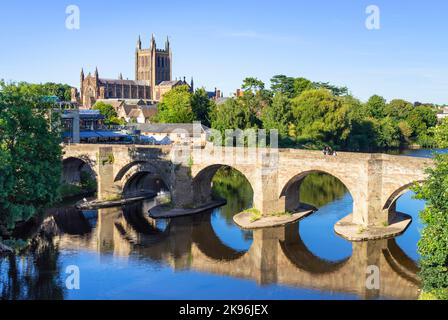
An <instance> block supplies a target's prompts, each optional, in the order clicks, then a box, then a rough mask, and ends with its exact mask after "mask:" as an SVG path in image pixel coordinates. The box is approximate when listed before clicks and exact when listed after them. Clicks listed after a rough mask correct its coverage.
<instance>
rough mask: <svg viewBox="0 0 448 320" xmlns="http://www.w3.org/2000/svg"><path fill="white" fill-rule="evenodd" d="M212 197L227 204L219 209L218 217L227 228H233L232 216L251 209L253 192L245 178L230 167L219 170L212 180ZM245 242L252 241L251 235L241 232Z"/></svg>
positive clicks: (245, 231) (244, 231)
mask: <svg viewBox="0 0 448 320" xmlns="http://www.w3.org/2000/svg"><path fill="white" fill-rule="evenodd" d="M212 192H213V197H217V198H224V199H226V200H227V204H226V205H225V206H223V207H221V208H219V209H218V210H219V212H220V215H221V216H222V217H223V218H224V220H225V221H226V224H227V225H228V226H233V225H234V223H233V216H234V215H235V214H237V213H240V212H241V211H243V210H246V209H248V208H250V207H252V203H253V194H254V192H253V190H252V187H251V185H250V183H249V181H247V179H246V177H245V176H244V175H243V174H242V173H240V172H239V171H237V170H234V169H232V168H230V167H223V168H221V169H219V170H218V171H217V172H216V174H215V176H214V178H213V189H212ZM241 233H242V234H243V238H244V239H245V240H251V239H252V233H251V232H250V231H247V230H241Z"/></svg>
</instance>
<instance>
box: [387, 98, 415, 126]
mask: <svg viewBox="0 0 448 320" xmlns="http://www.w3.org/2000/svg"><path fill="white" fill-rule="evenodd" d="M413 109H414V106H413V104H412V103H410V102H408V101H406V100H402V99H394V100H392V101H391V102H389V103H388V104H387V105H386V107H385V108H384V113H385V115H387V116H390V117H392V118H393V119H395V120H398V121H399V120H404V119H406V118H407V117H408V115H409V114H410V113H411V112H412V110H413Z"/></svg>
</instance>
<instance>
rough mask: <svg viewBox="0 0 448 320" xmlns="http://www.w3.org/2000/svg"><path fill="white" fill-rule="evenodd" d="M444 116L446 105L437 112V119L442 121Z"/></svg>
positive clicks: (447, 111)
mask: <svg viewBox="0 0 448 320" xmlns="http://www.w3.org/2000/svg"><path fill="white" fill-rule="evenodd" d="M445 118H448V107H443V108H442V109H441V112H440V113H438V114H437V119H439V121H442V120H443V119H445Z"/></svg>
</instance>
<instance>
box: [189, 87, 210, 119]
mask: <svg viewBox="0 0 448 320" xmlns="http://www.w3.org/2000/svg"><path fill="white" fill-rule="evenodd" d="M213 103H214V101H212V100H210V98H209V97H208V94H207V91H205V89H204V88H199V89H197V90H196V91H195V93H194V94H193V95H192V96H191V107H192V110H193V113H194V117H195V119H196V120H197V121H201V123H202V124H203V125H205V126H207V127H210V118H209V114H210V111H211V110H212V109H213Z"/></svg>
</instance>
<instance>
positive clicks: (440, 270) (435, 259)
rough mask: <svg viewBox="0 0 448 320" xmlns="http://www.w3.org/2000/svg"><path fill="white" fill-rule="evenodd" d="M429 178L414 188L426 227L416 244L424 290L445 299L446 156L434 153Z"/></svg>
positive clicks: (447, 239)
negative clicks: (433, 162) (433, 163)
mask: <svg viewBox="0 0 448 320" xmlns="http://www.w3.org/2000/svg"><path fill="white" fill-rule="evenodd" d="M434 161H435V167H434V168H429V169H427V174H428V179H427V180H426V181H425V182H424V183H422V184H420V185H417V186H415V187H414V191H415V192H416V198H417V199H422V200H425V201H426V206H425V209H424V210H423V211H422V212H421V213H420V218H421V221H422V222H423V224H424V225H425V227H424V228H423V230H422V232H421V238H420V241H419V243H418V250H419V253H420V255H421V259H420V266H421V271H420V277H421V279H422V282H423V292H425V293H427V294H430V295H432V296H433V297H434V298H436V299H443V300H448V194H447V190H448V155H446V154H445V155H436V156H435V158H434Z"/></svg>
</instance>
